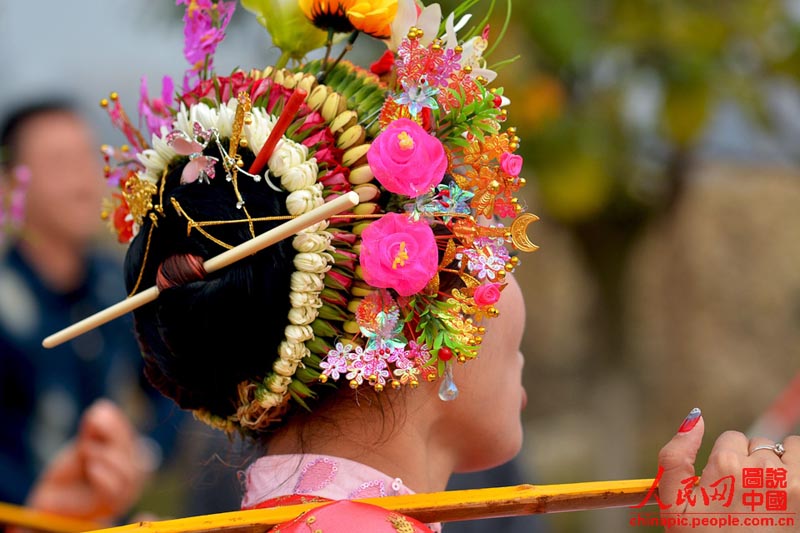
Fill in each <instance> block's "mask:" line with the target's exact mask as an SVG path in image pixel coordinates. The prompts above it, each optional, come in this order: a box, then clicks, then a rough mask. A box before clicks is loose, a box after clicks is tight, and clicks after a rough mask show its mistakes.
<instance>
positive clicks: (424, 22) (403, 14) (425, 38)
mask: <svg viewBox="0 0 800 533" xmlns="http://www.w3.org/2000/svg"><path fill="white" fill-rule="evenodd" d="M441 23H442V8H441V7H440V6H439V4H431V5H429V6H426V7H425V8H423V10H422V11H421V12H420V14H419V16H417V3H416V2H415V1H414V0H399V2H397V14H396V15H395V16H394V20H393V21H392V26H391V28H392V36H391V37H389V39H388V40H386V41H384V42H385V43H386V46H388V47H389V50H392V51H395V50H397V49H398V48H400V43H401V42H402V40H403V39H404V38H405V37H406V36H407V35H408V30H410V29H411V27H412V26H413V27H415V28H419V29H421V30H422V39H420V44H421V45H422V46H428V45H429V44H431V43H432V42H433V40H434V39H436V37H437V35H438V34H439V25H440V24H441Z"/></svg>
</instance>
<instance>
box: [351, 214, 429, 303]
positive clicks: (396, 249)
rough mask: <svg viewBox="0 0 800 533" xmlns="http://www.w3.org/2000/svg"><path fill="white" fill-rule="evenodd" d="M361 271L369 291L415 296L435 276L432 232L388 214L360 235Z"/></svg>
mask: <svg viewBox="0 0 800 533" xmlns="http://www.w3.org/2000/svg"><path fill="white" fill-rule="evenodd" d="M361 239H362V242H361V268H362V269H363V271H364V281H366V282H367V283H369V284H370V285H372V286H373V287H380V288H384V289H394V290H396V291H397V294H399V295H400V296H411V295H412V294H416V293H418V292H419V291H421V290H422V289H424V288H425V286H426V285H427V284H428V282H429V281H430V280H431V279H433V276H435V275H436V270H437V267H438V264H439V254H438V251H437V248H436V240H435V239H434V237H433V230H431V228H430V226H428V224H427V223H426V222H425V221H422V220H420V221H417V222H413V221H411V220H410V219H409V218H408V217H407V216H405V215H400V214H398V213H389V214H387V215H384V216H383V217H381V218H379V219H378V220H376V221H375V222H373V223H372V224H370V225H369V226H368V227H367V229H365V230H364V232H363V233H362V234H361Z"/></svg>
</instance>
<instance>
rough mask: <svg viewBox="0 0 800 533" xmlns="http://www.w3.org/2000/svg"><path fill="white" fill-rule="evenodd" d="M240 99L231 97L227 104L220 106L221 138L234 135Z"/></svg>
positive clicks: (219, 126)
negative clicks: (234, 122) (234, 121)
mask: <svg viewBox="0 0 800 533" xmlns="http://www.w3.org/2000/svg"><path fill="white" fill-rule="evenodd" d="M238 105H239V101H238V100H237V99H236V98H231V99H230V100H228V103H227V104H225V105H221V106H219V114H218V116H217V131H218V132H219V136H220V138H221V139H230V137H231V135H233V120H234V119H235V118H236V107H237V106H238Z"/></svg>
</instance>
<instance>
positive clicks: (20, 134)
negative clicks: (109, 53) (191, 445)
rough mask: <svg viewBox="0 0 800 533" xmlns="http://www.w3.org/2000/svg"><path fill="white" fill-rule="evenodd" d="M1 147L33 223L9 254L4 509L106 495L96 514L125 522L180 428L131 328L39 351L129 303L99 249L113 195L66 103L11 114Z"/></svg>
mask: <svg viewBox="0 0 800 533" xmlns="http://www.w3.org/2000/svg"><path fill="white" fill-rule="evenodd" d="M0 146H2V148H3V158H2V162H3V173H2V178H3V179H4V180H6V181H7V182H8V181H9V180H12V179H14V177H15V176H23V177H24V178H25V180H26V181H27V184H26V188H27V190H26V193H25V209H24V218H23V219H22V220H21V221H20V224H19V228H18V229H19V231H17V232H14V233H15V234H14V235H12V236H11V239H7V240H8V246H7V249H6V250H5V251H4V253H2V254H0V417H1V418H2V420H3V424H2V425H0V501H3V502H11V503H17V504H20V503H23V502H25V501H26V498H27V499H28V500H29V501H30V499H31V498H33V499H35V500H37V501H38V503H37V507H39V508H44V509H49V510H52V511H58V510H59V508H58V507H59V506H60V505H62V504H66V503H65V501H64V497H65V495H64V494H60V493H59V490H58V487H59V486H60V484H62V482H63V484H64V485H65V486H69V487H70V489H69V496H70V497H74V498H76V499H78V500H81V499H84V500H87V501H94V500H95V499H94V498H87V496H89V495H92V494H94V493H97V494H101V495H105V497H101V498H99V500H98V501H99V503H95V505H101V506H107V507H108V509H106V513H105V514H107V515H109V516H111V515H114V514H117V515H118V514H120V513H123V512H125V511H126V510H127V508H128V507H130V505H131V504H132V503H134V502H135V501H136V499H137V498H138V495H139V492H140V489H141V487H142V485H143V481H144V479H145V478H146V476H147V473H148V471H149V470H152V469H153V468H156V467H157V466H158V463H159V461H160V457H161V455H162V450H166V449H168V448H170V447H171V445H172V442H173V440H174V437H175V427H176V426H177V425H178V421H179V420H180V419H181V418H182V417H181V416H180V415H179V414H178V413H177V411H175V412H173V409H172V407H171V406H169V404H168V403H167V402H166V401H165V400H164V399H162V398H160V397H159V396H158V395H157V394H155V393H154V392H152V390H151V389H150V388H149V385H146V384H145V383H144V380H143V378H142V377H141V372H140V371H139V370H140V367H141V363H140V358H139V354H138V349H137V347H136V345H135V343H134V340H133V337H132V335H131V323H130V322H129V321H126V320H120V321H115V322H112V323H110V324H107V325H105V326H103V327H102V328H100V329H98V330H95V331H93V332H91V333H90V334H88V335H85V336H83V337H81V338H79V339H75V340H74V341H72V342H69V343H66V344H64V345H62V346H59V347H58V348H55V349H52V350H45V349H43V348H42V346H41V341H42V339H43V338H44V337H45V336H47V335H48V334H50V333H52V332H54V331H57V330H59V329H61V328H63V327H65V326H68V325H69V324H71V323H73V322H75V321H76V320H79V319H81V318H83V317H85V316H87V315H89V314H92V313H94V312H96V311H97V310H99V309H102V308H104V307H107V306H108V305H110V304H111V303H114V302H116V301H118V300H119V299H121V298H124V296H125V294H124V291H123V288H122V285H121V283H120V282H119V281H118V280H119V278H120V276H119V272H120V271H119V264H118V263H117V262H115V261H114V260H112V259H111V258H109V257H105V256H103V255H102V254H101V253H99V252H98V251H97V250H96V249H95V247H94V246H93V241H94V238H95V236H96V233H97V230H98V223H97V221H98V211H99V208H100V204H101V197H102V195H103V193H104V182H103V179H102V169H101V167H100V160H99V158H98V154H97V144H96V142H95V139H94V136H93V134H92V131H91V128H90V126H89V125H88V124H87V122H86V121H85V120H84V119H83V118H82V117H81V116H80V114H79V113H78V112H77V111H76V109H75V108H73V107H72V105H70V104H69V103H68V102H67V101H61V100H59V101H46V102H37V103H33V104H30V105H26V106H24V107H19V108H17V109H16V110H14V111H13V112H11V113H9V114H8V117H7V119H6V120H5V122H4V123H3V125H2V129H0ZM7 188H8V187H7ZM102 398H107V399H111V400H113V402H116V404H118V405H120V406H121V408H120V407H117V406H116V405H115V404H114V403H112V402H111V401H108V400H101V399H102ZM135 426H138V427H139V429H140V430H142V431H143V432H144V433H146V434H149V436H150V437H152V438H142V437H140V436H139V434H138V432H137V430H136V429H134V427H135ZM70 439H74V440H72V441H70ZM67 443H69V445H67ZM48 463H50V468H49V470H48V472H47V473H46V474H45V476H46V477H50V479H51V481H55V482H54V483H52V482H51V483H47V484H45V486H46V487H48V488H49V490H48V491H45V492H44V493H42V492H41V491H39V492H38V493H36V494H32V495H29V491H30V490H31V487H32V485H33V483H34V482H35V480H36V479H37V477H39V476H40V474H41V473H42V470H43V467H44V466H45V465H46V464H48ZM86 465H94V466H92V467H90V468H85V466H86ZM76 482H77V484H78V486H80V487H82V490H81V491H77V492H76V491H75V490H74V488H75V486H76ZM67 505H69V506H70V507H72V508H74V505H72V504H67Z"/></svg>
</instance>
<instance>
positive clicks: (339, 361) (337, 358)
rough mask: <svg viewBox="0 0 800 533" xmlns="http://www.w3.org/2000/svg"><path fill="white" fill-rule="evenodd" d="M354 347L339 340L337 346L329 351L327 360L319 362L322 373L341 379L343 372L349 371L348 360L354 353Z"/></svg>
mask: <svg viewBox="0 0 800 533" xmlns="http://www.w3.org/2000/svg"><path fill="white" fill-rule="evenodd" d="M352 349H353V346H352V345H350V344H346V345H342V343H341V342H337V343H336V347H335V348H334V349H333V350H331V351H329V352H328V356H327V357H326V358H325V360H324V361H322V362H321V363H320V364H319V366H320V368H322V373H323V374H325V375H326V376H329V377H332V378H333V379H339V377H340V375H341V374H344V373H345V372H347V360H348V358H349V357H350V355H351V354H352V352H351V350H352Z"/></svg>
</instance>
